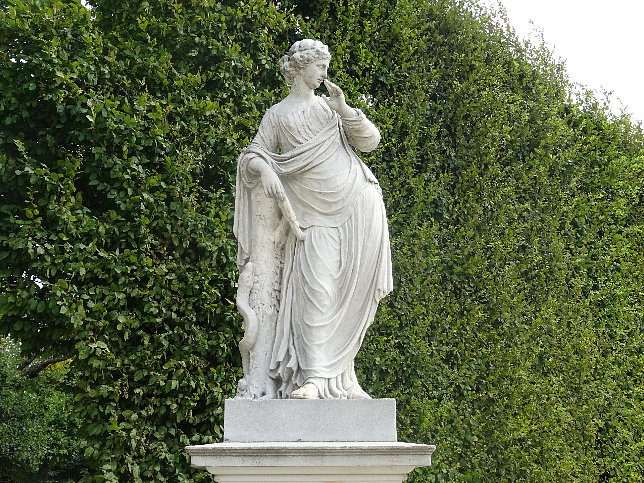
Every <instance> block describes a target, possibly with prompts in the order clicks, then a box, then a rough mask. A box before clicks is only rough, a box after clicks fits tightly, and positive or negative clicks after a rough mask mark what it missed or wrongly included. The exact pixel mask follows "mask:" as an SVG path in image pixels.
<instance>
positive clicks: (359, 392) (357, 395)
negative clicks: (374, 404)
mask: <svg viewBox="0 0 644 483" xmlns="http://www.w3.org/2000/svg"><path fill="white" fill-rule="evenodd" d="M347 399H371V396H369V394H367V393H366V392H365V391H364V390H363V389H362V388H361V387H360V386H358V385H357V384H356V385H355V386H354V387H352V388H351V389H349V391H347Z"/></svg>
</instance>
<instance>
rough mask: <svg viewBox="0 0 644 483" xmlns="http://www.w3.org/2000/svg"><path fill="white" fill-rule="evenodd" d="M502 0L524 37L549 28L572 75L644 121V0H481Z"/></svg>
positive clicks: (548, 37) (490, 1)
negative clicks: (609, 93) (607, 95)
mask: <svg viewBox="0 0 644 483" xmlns="http://www.w3.org/2000/svg"><path fill="white" fill-rule="evenodd" d="M499 2H500V3H501V4H503V5H504V6H505V8H506V11H507V14H508V18H509V19H510V24H511V25H512V27H514V29H515V30H516V32H517V34H518V35H519V36H520V37H521V38H527V37H530V36H531V35H532V36H534V35H538V34H539V33H540V32H541V33H543V37H544V40H545V42H546V44H547V45H548V46H549V47H550V49H551V50H552V51H553V52H554V55H555V56H556V57H559V58H561V59H563V60H565V63H566V67H567V71H568V75H569V78H570V80H571V81H573V82H577V83H580V84H583V85H585V86H587V87H590V88H592V89H593V90H595V91H596V92H597V93H598V94H599V95H598V97H599V98H600V99H603V98H604V96H603V94H602V93H603V92H604V91H609V92H612V95H611V99H613V98H614V99H613V102H611V107H612V109H613V110H614V111H615V112H619V111H620V107H623V108H624V109H625V111H626V112H628V113H630V114H631V115H632V118H633V120H635V121H644V82H643V79H644V61H643V60H642V59H644V53H643V52H642V50H643V49H644V32H643V30H644V29H642V23H643V22H644V0H481V3H482V4H484V5H497V4H498V3H499Z"/></svg>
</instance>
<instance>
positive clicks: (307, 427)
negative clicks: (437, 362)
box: [224, 399, 397, 443]
mask: <svg viewBox="0 0 644 483" xmlns="http://www.w3.org/2000/svg"><path fill="white" fill-rule="evenodd" d="M224 441H226V442H242V443H249V442H269V441H272V442H277V441H283V442H294V441H326V442H339V441H353V442H357V441H380V442H395V441H397V437H396V400H395V399H308V400H295V399H272V400H271V399H269V400H248V399H227V400H226V405H225V410H224Z"/></svg>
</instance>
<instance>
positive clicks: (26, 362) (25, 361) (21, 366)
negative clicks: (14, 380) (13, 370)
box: [18, 353, 38, 371]
mask: <svg viewBox="0 0 644 483" xmlns="http://www.w3.org/2000/svg"><path fill="white" fill-rule="evenodd" d="M37 356H38V354H36V353H32V354H31V355H30V356H29V357H25V358H24V359H23V360H22V361H21V362H20V364H18V370H20V371H22V370H24V369H25V367H27V366H28V365H29V364H31V363H32V362H33V361H34V359H35V358H36V357H37Z"/></svg>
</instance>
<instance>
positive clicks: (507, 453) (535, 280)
mask: <svg viewBox="0 0 644 483" xmlns="http://www.w3.org/2000/svg"><path fill="white" fill-rule="evenodd" d="M9 3H10V4H9V5H8V8H7V9H5V10H3V11H2V13H0V17H1V18H0V47H2V48H0V52H2V53H3V54H0V83H1V84H2V86H3V89H2V91H1V93H0V110H2V114H3V116H2V118H3V129H2V130H0V186H2V193H1V194H0V284H1V285H0V329H1V330H2V331H3V332H4V333H5V334H9V333H10V334H11V336H12V337H14V338H16V339H19V340H20V342H21V345H20V349H21V350H22V351H23V352H24V353H25V354H30V353H32V352H34V353H38V354H42V355H43V356H49V355H52V356H54V355H70V356H72V358H73V362H72V365H71V370H72V371H73V374H74V375H75V377H77V378H78V379H77V381H78V384H77V385H75V386H74V389H73V396H74V401H73V404H74V411H73V415H74V418H75V419H76V418H77V419H78V421H81V422H82V424H80V425H79V426H80V429H79V432H78V433H77V434H75V435H74V438H73V440H74V441H80V445H81V448H79V450H78V454H79V455H83V456H82V457H81V456H79V458H81V459H82V466H84V467H86V472H85V473H83V474H82V475H81V474H80V468H79V467H75V468H76V473H75V474H74V475H73V476H72V477H73V478H76V479H80V478H83V479H84V481H99V480H100V481H104V480H107V481H191V480H197V481H199V480H202V479H206V476H205V475H204V474H201V473H200V472H197V471H196V470H193V469H191V468H190V467H189V464H188V459H187V455H186V454H185V453H184V452H183V447H184V446H185V445H187V444H200V443H208V442H213V441H216V440H218V439H219V438H221V424H222V420H223V418H222V415H223V412H222V411H223V404H222V403H223V400H224V398H225V397H228V396H232V395H233V394H234V393H235V383H236V380H237V378H238V377H239V372H240V361H239V356H238V355H237V348H236V344H237V341H238V340H239V338H240V335H241V334H240V331H241V324H240V322H239V320H238V316H237V315H236V310H235V308H234V306H233V303H232V302H231V301H232V300H234V292H235V284H236V277H237V274H236V268H235V258H236V244H235V241H234V239H233V237H232V229H231V225H232V206H233V195H232V193H233V183H234V176H235V163H236V159H237V156H238V154H239V152H240V150H241V148H242V147H243V146H245V145H246V144H247V143H248V142H249V140H250V139H251V138H252V136H253V135H254V133H255V131H256V128H257V125H258V124H259V121H260V118H261V115H262V113H263V112H264V111H265V110H266V109H267V108H268V107H269V106H270V105H271V104H273V103H274V102H276V101H277V100H278V99H279V98H280V97H281V96H282V95H283V94H284V93H285V87H284V84H283V82H282V80H281V78H280V77H279V74H278V69H277V67H276V65H277V61H278V59H279V57H280V55H281V54H282V53H283V52H284V51H286V49H287V48H288V46H289V44H290V43H292V42H293V41H294V40H297V39H299V38H301V37H303V36H311V37H316V38H320V39H321V40H323V41H325V42H327V43H329V45H330V48H331V51H332V53H333V61H332V64H331V69H330V74H331V76H332V77H333V79H334V81H335V82H337V83H338V84H339V85H340V86H342V88H343V89H344V91H345V93H346V95H347V98H348V100H349V102H350V103H352V105H355V106H358V107H360V108H362V109H363V110H364V111H365V112H366V113H367V115H368V116H369V117H370V118H371V119H372V120H373V121H374V122H375V124H376V125H377V126H378V127H379V128H380V130H381V133H382V137H383V141H382V144H381V147H380V148H379V149H378V150H377V151H376V152H374V153H371V154H370V155H369V156H367V157H366V158H365V159H366V161H367V162H368V164H369V165H370V166H371V167H372V169H374V171H375V172H376V174H377V176H378V178H379V180H380V183H381V185H382V187H383V192H384V196H385V201H386V204H387V210H388V215H389V220H390V232H391V242H392V249H393V256H394V274H395V277H396V283H395V291H394V293H393V294H391V295H390V296H389V297H388V298H386V299H385V300H384V301H383V302H382V304H381V308H380V311H379V314H378V317H377V320H376V323H375V324H374V326H373V327H372V328H371V329H370V331H369V332H368V334H367V338H366V340H365V342H364V345H363V349H362V350H361V352H360V353H359V356H358V361H357V362H358V368H359V371H360V374H359V377H360V379H361V381H363V382H364V386H365V388H366V389H367V390H369V391H370V392H371V393H372V394H373V395H375V396H380V397H385V396H386V397H396V398H397V399H398V408H399V413H398V414H399V434H400V437H401V439H402V440H410V441H416V442H427V443H434V444H438V446H439V449H438V451H437V453H436V455H435V458H434V466H432V467H431V468H430V469H425V470H421V471H418V472H417V473H416V474H415V476H412V478H411V480H412V481H448V480H458V481H483V480H490V479H492V480H495V481H497V480H498V481H519V480H527V481H548V480H550V481H568V480H575V479H578V480H584V481H585V480H597V479H602V478H603V479H606V480H609V479H614V480H615V481H626V480H629V479H633V480H634V479H637V478H639V477H640V475H641V474H642V472H643V471H644V470H643V469H642V466H641V465H642V463H641V461H640V459H639V456H638V455H639V454H640V453H641V443H640V441H642V440H643V439H644V438H643V433H644V422H643V421H642V418H641V414H642V409H643V407H642V401H643V398H642V392H641V390H640V389H639V388H640V387H641V386H642V384H640V382H641V374H643V373H644V371H643V369H644V367H643V363H644V359H642V356H641V354H640V353H641V344H642V331H641V319H642V313H641V307H642V306H643V303H642V302H643V300H642V293H641V287H642V285H643V283H644V280H642V273H641V269H640V267H641V265H642V253H644V250H642V241H643V240H642V234H643V233H644V230H643V229H642V223H643V221H644V217H643V212H642V208H641V199H642V193H643V186H642V180H643V179H644V176H643V174H644V173H643V166H644V161H642V159H643V158H642V155H643V144H642V132H641V129H640V128H638V127H635V126H632V125H631V124H630V123H629V121H628V119H625V118H616V117H613V116H611V115H610V114H608V113H606V112H605V111H604V110H603V109H602V107H601V106H600V105H599V104H598V103H597V102H596V100H595V99H594V98H592V96H590V97H589V96H584V95H581V96H580V97H579V99H580V101H578V102H575V101H573V100H572V99H573V96H572V91H571V87H570V85H569V84H568V80H567V79H566V75H565V71H564V70H563V69H562V67H561V66H560V65H557V64H553V63H552V61H551V55H550V53H549V52H547V51H546V50H544V49H543V48H541V47H534V46H524V45H521V44H519V42H518V41H517V40H516V39H515V38H514V37H513V36H512V34H511V33H509V32H508V29H507V26H505V25H503V24H499V23H496V22H495V21H494V20H492V19H490V18H488V17H487V14H486V13H485V12H484V11H481V10H480V9H477V8H476V6H475V5H473V4H471V3H470V2H466V1H451V0H450V1H447V0H445V1H443V0H440V1H436V2H429V3H427V2H426V3H423V4H418V2H409V1H397V2H382V1H380V2H373V1H371V0H355V1H353V0H352V1H349V2H331V1H318V2H313V3H308V4H306V5H305V4H303V3H302V4H297V3H296V2H282V3H281V4H280V8H278V7H276V6H271V5H267V4H266V3H265V2H261V1H259V0H257V1H255V0H253V1H248V2H242V3H239V2H210V1H208V2H183V3H181V4H178V3H173V4H168V3H166V2H158V1H148V2H143V3H136V2H134V3H132V2H118V1H113V0H110V1H103V0H94V1H93V2H91V3H92V5H93V7H94V8H93V9H92V10H91V11H90V12H88V11H87V10H86V9H85V8H83V7H82V6H81V5H80V4H78V3H75V2H59V1H53V0H52V1H49V0H48V1H39V2H35V1H28V2H19V1H12V2H9ZM12 397H13V396H12ZM74 451H75V450H74ZM74 454H76V453H74ZM544 461H546V462H547V463H546V464H544V463H543V462H544Z"/></svg>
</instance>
